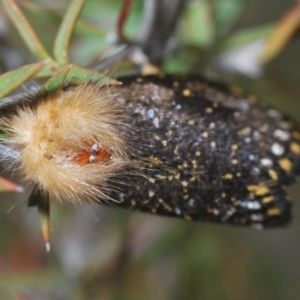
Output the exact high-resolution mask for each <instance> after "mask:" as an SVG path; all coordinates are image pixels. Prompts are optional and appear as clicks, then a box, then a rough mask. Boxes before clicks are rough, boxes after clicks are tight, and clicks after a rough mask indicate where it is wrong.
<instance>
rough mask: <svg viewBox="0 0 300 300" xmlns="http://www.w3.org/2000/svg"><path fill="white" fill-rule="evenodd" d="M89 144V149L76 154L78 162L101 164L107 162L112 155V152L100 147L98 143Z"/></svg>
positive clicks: (75, 158)
mask: <svg viewBox="0 0 300 300" xmlns="http://www.w3.org/2000/svg"><path fill="white" fill-rule="evenodd" d="M87 144H88V146H89V149H88V150H82V151H80V152H77V153H76V155H75V156H74V160H75V162H77V163H78V164H81V165H87V164H91V163H93V164H94V163H96V164H101V163H104V162H106V161H107V160H108V159H109V158H110V157H111V155H110V153H109V152H108V151H107V150H106V149H104V148H102V147H100V146H99V145H98V144H92V143H90V142H89V143H87Z"/></svg>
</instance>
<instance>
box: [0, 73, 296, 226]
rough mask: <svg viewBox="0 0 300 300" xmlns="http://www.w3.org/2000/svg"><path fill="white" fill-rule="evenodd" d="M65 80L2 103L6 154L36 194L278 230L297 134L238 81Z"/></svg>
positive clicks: (285, 216)
mask: <svg viewBox="0 0 300 300" xmlns="http://www.w3.org/2000/svg"><path fill="white" fill-rule="evenodd" d="M118 81H119V82H120V83H121V84H120V85H113V86H110V85H108V86H103V85H99V84H98V83H97V82H92V81H88V82H85V83H81V84H74V83H71V82H69V83H66V84H65V85H64V87H62V88H60V89H59V90H57V91H55V92H51V93H43V94H41V93H39V92H38V91H37V92H28V93H27V94H25V95H18V96H17V97H15V99H13V100H12V98H6V99H4V100H2V101H0V114H1V121H0V128H1V130H2V132H3V133H4V135H5V138H4V139H3V140H2V142H1V146H0V152H1V156H2V161H4V164H6V166H10V167H11V168H12V170H13V171H14V174H17V175H18V176H19V177H20V178H22V180H23V181H24V184H25V185H26V186H27V190H28V193H29V198H28V201H29V204H30V205H38V203H40V202H42V201H46V202H47V201H50V203H52V202H53V201H57V200H58V201H64V200H68V201H73V202H81V201H82V202H98V203H101V204H105V205H109V206H114V207H127V208H132V209H136V210H140V211H144V212H149V213H152V214H158V215H164V216H171V217H179V218H183V219H185V220H195V221H209V222H218V223H230V224H235V225H247V226H250V227H253V228H256V229H261V228H264V227H272V226H281V225H283V224H286V223H287V222H288V221H289V220H290V218H291V202H290V201H289V199H288V196H287V192H286V186H288V185H290V184H291V183H293V182H294V181H295V177H296V175H297V174H299V172H300V130H299V126H298V125H297V124H296V123H295V122H294V121H293V120H292V119H290V118H289V117H287V116H286V115H284V114H282V113H281V112H279V111H278V110H276V109H274V108H273V107H270V106H268V105H267V104H265V103H263V102H261V101H260V100H258V99H257V98H256V97H254V96H252V95H247V94H245V93H243V92H242V91H241V90H240V89H238V88H236V87H231V86H228V85H225V84H221V83H216V82H211V81H208V80H205V79H203V78H201V77H199V76H176V75H164V76H157V75H149V76H127V77H122V78H118Z"/></svg>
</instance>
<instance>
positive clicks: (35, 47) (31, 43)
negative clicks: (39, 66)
mask: <svg viewBox="0 0 300 300" xmlns="http://www.w3.org/2000/svg"><path fill="white" fill-rule="evenodd" d="M2 3H3V6H4V8H5V11H6V12H7V14H8V15H9V17H10V19H11V20H12V22H13V23H14V25H15V26H16V28H17V30H18V31H19V33H20V35H21V37H22V38H23V40H24V42H25V43H26V45H27V47H28V48H29V49H30V51H31V52H32V53H33V54H34V55H35V56H36V57H37V58H38V59H39V60H40V59H42V60H44V59H49V58H50V55H49V54H48V53H47V51H46V49H45V48H44V46H43V44H42V42H41V41H40V40H39V38H38V37H37V36H36V34H35V32H34V30H33V28H32V27H31V25H30V24H29V22H28V20H27V19H26V18H25V16H24V15H23V13H22V12H21V10H20V9H19V7H18V6H17V4H16V3H15V1H14V0H2Z"/></svg>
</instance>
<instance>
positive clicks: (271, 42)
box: [260, 3, 300, 62]
mask: <svg viewBox="0 0 300 300" xmlns="http://www.w3.org/2000/svg"><path fill="white" fill-rule="evenodd" d="M299 26H300V3H298V4H297V5H296V6H295V7H294V8H293V9H292V10H290V11H289V12H288V13H287V14H286V15H285V16H284V17H283V18H282V19H281V20H280V21H279V23H278V24H277V25H276V26H275V28H274V30H273V31H272V33H271V34H270V36H269V38H268V39H267V43H266V46H265V48H264V50H263V52H262V54H261V56H260V59H261V61H263V62H266V61H269V60H271V59H272V58H273V57H275V56H276V55H277V54H278V53H279V52H280V51H281V50H282V49H283V48H284V47H285V46H286V44H287V43H288V41H289V40H290V38H291V37H292V36H293V34H294V33H295V32H296V31H297V30H298V28H299Z"/></svg>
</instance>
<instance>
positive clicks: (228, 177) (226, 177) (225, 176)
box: [222, 173, 233, 180]
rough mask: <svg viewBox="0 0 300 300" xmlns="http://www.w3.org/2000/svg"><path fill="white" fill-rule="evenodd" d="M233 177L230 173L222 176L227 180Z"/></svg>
mask: <svg viewBox="0 0 300 300" xmlns="http://www.w3.org/2000/svg"><path fill="white" fill-rule="evenodd" d="M232 178H233V175H232V174H230V173H227V174H225V175H224V176H222V179H227V180H231V179H232Z"/></svg>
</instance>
